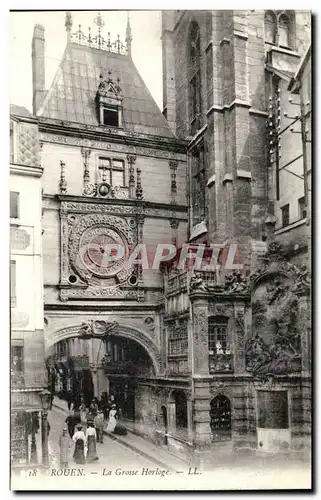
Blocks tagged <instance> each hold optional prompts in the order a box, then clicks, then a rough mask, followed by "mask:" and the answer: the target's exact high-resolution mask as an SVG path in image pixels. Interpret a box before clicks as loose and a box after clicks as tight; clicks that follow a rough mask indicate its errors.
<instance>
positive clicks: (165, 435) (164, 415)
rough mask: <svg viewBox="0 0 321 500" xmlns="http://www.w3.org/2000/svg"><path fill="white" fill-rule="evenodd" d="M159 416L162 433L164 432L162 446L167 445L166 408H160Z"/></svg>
mask: <svg viewBox="0 0 321 500" xmlns="http://www.w3.org/2000/svg"><path fill="white" fill-rule="evenodd" d="M161 415H162V427H163V431H164V444H167V433H168V421H167V408H166V406H162V408H161Z"/></svg>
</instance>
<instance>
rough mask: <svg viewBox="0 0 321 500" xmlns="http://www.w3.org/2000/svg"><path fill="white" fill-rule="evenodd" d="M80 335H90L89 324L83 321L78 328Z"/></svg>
mask: <svg viewBox="0 0 321 500" xmlns="http://www.w3.org/2000/svg"><path fill="white" fill-rule="evenodd" d="M79 333H80V335H90V334H91V333H92V328H91V322H90V321H83V322H82V323H81V327H80V332H79Z"/></svg>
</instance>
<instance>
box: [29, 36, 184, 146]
mask: <svg viewBox="0 0 321 500" xmlns="http://www.w3.org/2000/svg"><path fill="white" fill-rule="evenodd" d="M108 71H111V73H112V74H111V77H112V78H113V80H114V81H115V82H116V80H117V78H120V83H119V85H120V87H121V89H122V95H123V122H124V129H125V130H128V131H131V132H136V133H143V134H151V135H158V136H163V137H170V138H175V135H174V134H173V132H172V131H171V130H170V128H169V125H168V123H167V121H166V119H165V118H164V116H163V115H162V113H161V111H160V109H159V108H158V106H157V104H156V103H155V101H154V99H153V97H152V96H151V94H150V92H149V90H148V89H147V87H146V85H145V83H144V82H143V80H142V78H141V76H140V75H139V73H138V71H137V69H136V67H135V65H134V63H133V61H132V60H131V59H130V58H129V57H127V56H123V55H120V54H116V53H112V52H107V51H104V50H98V49H95V48H90V47H86V46H83V45H79V44H77V43H73V42H71V43H69V44H68V45H67V48H66V51H65V54H64V56H63V59H62V61H61V64H60V67H59V69H58V71H57V74H56V76H55V78H54V81H53V83H52V86H51V88H50V90H49V91H48V93H47V95H46V97H45V100H44V103H43V106H42V107H41V109H40V110H39V112H38V113H37V114H38V116H43V117H47V118H56V119H59V120H64V121H70V122H77V123H81V124H86V125H96V126H97V125H99V122H98V119H97V112H96V102H95V98H96V93H97V89H98V85H99V81H100V80H99V75H100V74H101V73H102V74H103V77H104V79H107V78H108Z"/></svg>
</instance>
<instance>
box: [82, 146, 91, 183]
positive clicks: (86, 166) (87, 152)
mask: <svg viewBox="0 0 321 500" xmlns="http://www.w3.org/2000/svg"><path fill="white" fill-rule="evenodd" d="M81 154H82V157H83V159H84V190H83V191H84V193H86V192H87V190H88V184H89V183H90V174H89V158H90V155H91V150H90V149H85V148H81Z"/></svg>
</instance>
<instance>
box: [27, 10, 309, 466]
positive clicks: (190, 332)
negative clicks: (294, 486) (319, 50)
mask: <svg viewBox="0 0 321 500" xmlns="http://www.w3.org/2000/svg"><path fill="white" fill-rule="evenodd" d="M100 19H101V18H100V17H99V16H98V19H97V25H98V34H97V36H96V37H93V35H92V34H91V33H89V35H88V36H87V35H86V34H84V33H83V32H82V31H81V28H79V30H78V31H77V32H76V33H74V32H73V27H72V16H71V14H70V13H67V14H66V23H65V26H66V31H67V46H66V50H65V53H64V56H63V59H62V61H61V64H60V66H59V69H58V72H57V74H56V77H55V79H54V81H53V83H52V85H51V87H50V89H49V90H48V91H46V90H45V81H44V64H45V52H44V43H45V40H44V29H43V28H42V27H41V26H39V25H37V26H35V29H34V36H33V55H32V63H33V89H34V90H33V92H34V95H33V98H34V100H33V103H34V115H35V116H37V121H38V127H39V139H40V146H41V166H42V168H43V176H42V190H43V201H42V204H43V217H42V226H43V274H44V317H45V319H44V322H45V327H44V328H45V343H46V365H47V370H48V374H49V381H50V384H51V389H52V390H54V391H55V392H56V393H57V394H58V395H59V396H60V397H62V398H63V397H65V395H66V392H67V391H71V392H73V393H74V394H76V393H77V392H81V393H83V394H84V395H85V399H86V403H87V404H88V403H89V402H90V400H91V399H92V397H93V396H94V395H95V396H98V397H100V396H101V394H102V393H103V392H107V393H108V394H109V395H113V396H114V397H115V399H116V401H118V403H119V404H120V405H121V407H122V408H123V413H124V416H125V418H127V419H128V422H130V421H131V422H132V424H131V425H132V426H133V427H135V430H136V432H139V433H141V434H143V435H145V436H146V437H148V438H149V439H151V440H153V441H157V442H158V443H159V444H162V445H164V446H167V447H169V448H170V449H171V450H172V451H174V452H175V453H177V454H181V455H183V456H185V457H186V456H194V457H195V454H196V455H199V456H205V455H206V456H207V457H211V456H215V454H216V453H217V450H218V449H222V447H223V448H226V449H227V450H229V449H231V450H232V449H233V448H243V447H244V446H245V447H248V448H251V449H252V450H254V451H259V450H261V451H263V452H264V451H265V452H268V451H271V452H280V451H282V452H288V451H291V452H295V451H296V452H299V451H301V450H303V449H305V448H306V447H309V442H310V441H309V439H310V421H311V369H310V346H311V334H310V327H309V324H310V323H309V319H310V312H309V311H310V299H309V291H310V281H309V262H310V259H309V234H310V227H309V213H310V208H309V207H310V191H309V184H310V180H309V179H310V173H309V169H310V167H309V159H308V157H309V147H310V146H309V140H310V138H309V134H310V132H309V131H308V130H307V129H308V128H309V127H308V126H307V123H308V122H309V117H310V112H311V111H310V107H309V106H310V102H309V101H310V98H309V92H310V90H309V89H310V83H309V82H310V77H309V75H308V71H306V70H305V71H303V70H302V69H300V62H301V60H302V57H303V56H304V54H305V61H306V62H305V63H304V64H305V66H304V67H307V68H308V67H309V63H308V62H307V61H308V58H309V51H308V47H309V45H310V37H311V34H310V13H309V12H305V11H286V12H283V11H282V12H281V11H276V12H274V11H273V12H272V11H269V12H264V11H164V12H162V49H163V96H164V110H163V114H162V113H161V112H160V110H159V109H158V107H157V105H156V104H155V102H154V100H153V98H152V97H151V95H150V93H149V91H148V89H147V88H146V86H145V84H144V82H143V80H142V79H141V77H140V75H139V73H138V71H137V69H136V67H135V65H134V62H133V60H132V56H131V44H132V34H131V28H130V25H129V23H128V25H127V30H126V40H125V41H126V43H125V44H124V45H123V44H122V43H121V41H120V40H119V38H118V39H117V40H116V41H115V42H113V41H111V40H110V38H109V35H108V37H107V38H103V34H102V31H101V27H102V23H101V22H100ZM301 64H302V63H301ZM302 82H303V83H302ZM302 85H303V87H304V88H307V89H308V90H307V91H306V92H305V95H304V97H303V100H302V99H300V95H299V94H298V89H299V88H302ZM289 98H291V99H292V101H291V102H289ZM296 105H297V107H296ZM284 112H285V113H287V116H285V115H284ZM292 115H293V116H292ZM296 115H297V116H296ZM291 120H292V121H293V122H294V123H293V124H292V122H291ZM288 125H289V126H288ZM302 127H305V128H303V132H302ZM291 129H292V131H291ZM296 132H300V134H296ZM225 241H227V242H228V243H230V244H231V243H233V244H236V245H237V251H238V253H237V257H238V262H239V263H241V264H242V266H243V267H242V271H241V272H232V271H231V270H228V269H224V268H223V267H222V268H221V269H217V270H214V271H213V270H208V269H197V270H195V269H194V270H188V269H181V270H180V269H178V268H177V266H176V265H175V262H174V261H173V263H172V265H168V266H166V268H163V269H161V270H153V269H150V268H149V269H142V267H141V266H139V265H138V266H135V268H131V269H126V268H125V267H124V266H122V263H123V262H122V261H118V262H111V263H108V265H105V264H104V262H103V254H104V248H105V246H106V244H121V245H123V246H124V248H125V249H126V252H129V251H130V249H131V248H133V247H134V246H135V245H137V244H139V243H144V244H146V245H147V248H148V249H149V252H150V253H151V254H153V249H155V247H156V245H157V244H158V243H173V244H175V245H176V246H177V247H178V248H180V247H182V245H183V244H184V243H186V242H190V243H191V244H192V245H194V246H196V245H199V244H204V245H206V246H209V245H210V244H216V243H223V242H225ZM125 257H126V255H125V256H124V258H125ZM148 258H149V262H152V259H153V257H152V255H149V257H148ZM221 262H222V260H221ZM128 425H130V424H129V423H128Z"/></svg>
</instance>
